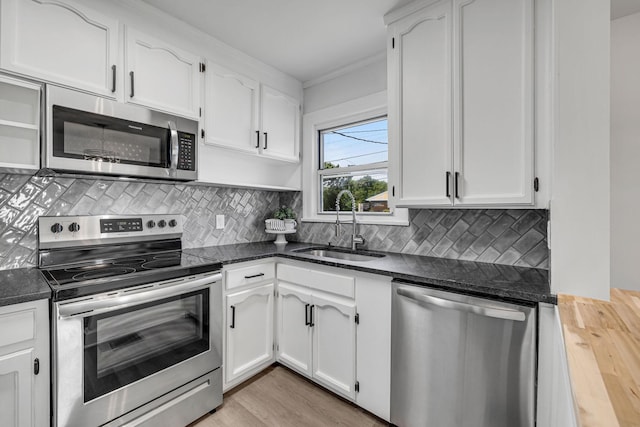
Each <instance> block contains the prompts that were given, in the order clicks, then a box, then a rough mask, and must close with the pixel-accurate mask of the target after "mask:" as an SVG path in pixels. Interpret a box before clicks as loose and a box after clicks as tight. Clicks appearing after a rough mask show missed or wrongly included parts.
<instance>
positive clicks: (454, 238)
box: [280, 193, 549, 269]
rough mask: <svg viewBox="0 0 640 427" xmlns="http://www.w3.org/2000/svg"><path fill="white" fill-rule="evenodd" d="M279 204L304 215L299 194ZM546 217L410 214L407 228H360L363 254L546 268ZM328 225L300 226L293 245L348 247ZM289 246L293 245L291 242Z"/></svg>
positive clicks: (484, 212) (541, 213) (347, 228)
mask: <svg viewBox="0 0 640 427" xmlns="http://www.w3.org/2000/svg"><path fill="white" fill-rule="evenodd" d="M280 203H281V204H286V205H288V206H291V207H292V208H293V209H294V210H296V212H298V216H300V212H302V197H301V193H282V195H281V197H280ZM547 217H548V214H547V211H546V210H544V209H510V210H506V209H410V210H409V226H408V227H399V226H389V225H369V224H360V225H359V233H360V234H362V235H363V236H364V238H365V240H366V245H365V246H364V248H366V249H369V250H374V251H375V250H379V251H385V252H400V253H407V254H415V255H428V256H434V257H442V258H453V259H462V260H468V261H480V262H490V263H497V264H507V265H517V266H523V267H537V268H544V269H548V268H549V250H548V249H547ZM350 237H351V224H344V226H343V234H342V236H341V237H340V238H336V237H335V229H334V227H333V226H332V225H331V224H327V223H309V222H302V223H301V224H299V225H298V233H297V234H296V240H299V241H304V242H312V243H317V244H324V245H326V244H327V243H331V244H332V245H336V246H349V245H350ZM290 240H293V239H290Z"/></svg>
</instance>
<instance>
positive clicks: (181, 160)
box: [178, 132, 196, 171]
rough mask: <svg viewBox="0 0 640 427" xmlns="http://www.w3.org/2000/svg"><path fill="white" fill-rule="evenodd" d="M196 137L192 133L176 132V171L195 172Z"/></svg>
mask: <svg viewBox="0 0 640 427" xmlns="http://www.w3.org/2000/svg"><path fill="white" fill-rule="evenodd" d="M195 161H196V136H195V135H194V134H192V133H186V132H178V169H181V170H188V171H194V170H196V164H195Z"/></svg>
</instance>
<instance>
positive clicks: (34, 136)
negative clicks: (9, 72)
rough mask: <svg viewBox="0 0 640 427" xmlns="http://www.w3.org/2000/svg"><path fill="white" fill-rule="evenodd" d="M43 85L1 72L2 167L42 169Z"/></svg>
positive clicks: (0, 122) (8, 168)
mask: <svg viewBox="0 0 640 427" xmlns="http://www.w3.org/2000/svg"><path fill="white" fill-rule="evenodd" d="M40 94H41V86H40V85H37V84H33V83H30V82H26V81H22V80H18V79H14V78H11V77H6V76H2V75H0V170H8V171H10V172H14V171H20V172H28V173H33V171H34V170H37V169H39V168H40Z"/></svg>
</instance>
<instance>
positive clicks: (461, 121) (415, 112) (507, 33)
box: [387, 0, 534, 207]
mask: <svg viewBox="0 0 640 427" xmlns="http://www.w3.org/2000/svg"><path fill="white" fill-rule="evenodd" d="M533 1H534V0H452V1H441V2H437V3H435V4H433V5H430V6H427V7H424V8H416V7H415V6H413V5H411V7H412V8H413V12H412V13H410V14H408V15H407V14H406V13H405V16H403V15H402V14H398V13H394V15H393V16H391V15H389V16H387V23H389V24H390V25H389V27H388V36H389V50H388V54H389V61H388V67H389V69H388V76H389V97H390V99H389V129H390V132H389V134H390V140H391V150H390V151H391V153H390V155H391V156H392V158H393V162H392V163H393V164H394V165H395V167H396V170H395V171H392V177H393V180H394V183H395V186H396V192H395V204H396V205H397V206H423V207H426V206H444V205H457V206H496V205H505V206H519V205H521V206H530V205H532V204H533V203H534V140H533V136H534V122H533V119H534V110H533V106H534V104H533V102H534V95H533V89H534V73H533V70H534V68H533V42H534V34H533V20H534V14H533ZM416 9H417V10H416ZM407 13H409V12H407Z"/></svg>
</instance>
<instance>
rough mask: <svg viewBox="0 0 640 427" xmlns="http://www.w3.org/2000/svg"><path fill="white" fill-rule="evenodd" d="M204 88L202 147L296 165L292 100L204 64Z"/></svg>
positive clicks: (296, 109)
mask: <svg viewBox="0 0 640 427" xmlns="http://www.w3.org/2000/svg"><path fill="white" fill-rule="evenodd" d="M205 86H206V91H205V93H206V97H205V137H204V143H205V144H206V145H212V146H219V147H224V148H231V149H234V150H238V151H242V152H245V153H249V154H254V155H260V156H263V157H268V158H272V159H276V160H283V161H288V162H298V161H299V156H298V151H299V144H300V102H298V100H296V99H294V98H292V97H290V96H287V95H285V94H284V93H282V92H280V91H278V90H276V89H274V88H271V87H269V86H266V85H264V84H262V83H260V82H259V81H257V80H254V79H251V78H249V77H247V76H244V75H242V74H239V73H236V72H235V71H232V70H229V69H227V68H224V67H221V66H219V65H217V64H214V63H212V62H210V61H209V62H207V67H206V72H205ZM205 155H206V154H205Z"/></svg>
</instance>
